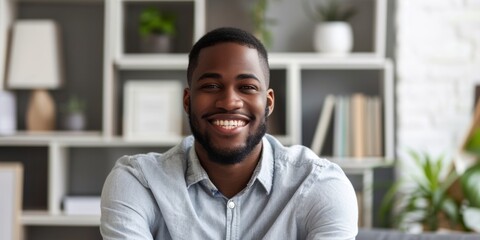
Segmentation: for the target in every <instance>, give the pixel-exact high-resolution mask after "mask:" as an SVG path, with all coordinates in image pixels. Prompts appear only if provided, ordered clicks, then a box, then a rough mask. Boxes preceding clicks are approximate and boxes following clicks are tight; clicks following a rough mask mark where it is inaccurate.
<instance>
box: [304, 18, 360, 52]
mask: <svg viewBox="0 0 480 240" xmlns="http://www.w3.org/2000/svg"><path fill="white" fill-rule="evenodd" d="M313 46H314V48H315V50H316V51H317V52H322V53H327V54H333V55H346V54H348V53H350V52H351V51H352V48H353V31H352V27H351V26H350V24H349V23H348V22H324V23H319V24H317V26H316V27H315V32H314V38H313Z"/></svg>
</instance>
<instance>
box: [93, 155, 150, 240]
mask: <svg viewBox="0 0 480 240" xmlns="http://www.w3.org/2000/svg"><path fill="white" fill-rule="evenodd" d="M128 161H129V159H128V157H123V158H122V159H120V160H119V162H118V163H117V165H116V166H115V168H114V169H113V170H112V172H111V173H110V174H109V175H108V177H107V180H106V181H105V184H104V186H103V190H102V203H101V210H102V216H101V221H100V232H101V234H102V237H103V239H105V240H109V239H153V237H152V233H151V229H150V226H151V224H152V222H153V221H154V218H155V217H158V216H155V215H158V214H156V213H158V212H159V210H158V207H157V206H156V205H155V204H154V201H153V197H152V194H151V192H150V190H149V189H148V188H146V187H145V185H144V184H145V183H142V182H141V178H140V179H139V174H138V169H135V168H132V167H131V166H128ZM124 163H126V164H124Z"/></svg>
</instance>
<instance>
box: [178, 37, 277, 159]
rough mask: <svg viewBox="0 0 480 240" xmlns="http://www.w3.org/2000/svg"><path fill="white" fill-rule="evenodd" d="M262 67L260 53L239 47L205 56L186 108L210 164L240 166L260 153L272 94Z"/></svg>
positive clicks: (186, 93)
mask: <svg viewBox="0 0 480 240" xmlns="http://www.w3.org/2000/svg"><path fill="white" fill-rule="evenodd" d="M260 64H261V63H260V59H259V56H258V53H257V50H256V49H253V48H249V47H247V46H242V45H240V44H237V43H221V44H217V45H214V46H211V47H207V48H204V49H202V50H201V52H200V54H199V57H198V64H197V67H196V68H195V69H194V71H193V73H192V79H191V84H190V88H187V89H185V91H184V101H183V103H184V109H185V111H186V112H187V113H188V114H189V119H190V128H191V130H192V133H193V135H194V136H195V139H196V144H197V143H198V144H197V145H196V147H200V148H203V150H204V151H205V152H207V153H208V156H209V158H210V160H212V161H215V162H218V163H221V164H233V163H237V162H240V161H241V160H243V159H244V158H245V157H246V156H248V154H249V153H250V152H251V151H252V150H253V149H254V148H256V147H261V145H260V141H261V138H262V137H263V136H264V135H265V131H266V118H267V116H268V114H270V113H271V112H272V110H273V105H274V94H273V90H272V89H267V86H266V79H265V75H264V73H263V71H262V67H261V65H260Z"/></svg>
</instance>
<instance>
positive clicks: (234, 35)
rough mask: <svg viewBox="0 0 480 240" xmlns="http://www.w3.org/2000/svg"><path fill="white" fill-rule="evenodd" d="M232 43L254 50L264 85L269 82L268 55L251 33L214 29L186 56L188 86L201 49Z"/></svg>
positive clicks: (224, 28) (234, 29)
mask: <svg viewBox="0 0 480 240" xmlns="http://www.w3.org/2000/svg"><path fill="white" fill-rule="evenodd" d="M226 42H234V43H238V44H240V45H243V46H247V47H249V48H253V49H256V50H257V52H258V55H259V58H260V63H261V64H262V69H263V72H264V75H265V84H266V85H267V87H268V85H269V82H270V66H269V64H268V54H267V50H266V49H265V46H264V45H263V44H262V42H261V41H260V40H258V39H257V38H256V37H255V36H253V35H252V34H251V33H249V32H247V31H244V30H241V29H238V28H232V27H222V28H217V29H214V30H212V31H210V32H208V33H207V34H205V35H204V36H203V37H201V38H200V39H199V40H198V41H197V42H196V43H195V44H194V45H193V47H192V49H191V50H190V54H189V55H188V69H187V81H188V85H189V86H190V84H191V83H192V73H193V70H194V69H195V67H197V64H198V55H199V54H200V51H201V50H202V49H203V48H206V47H211V46H213V45H216V44H219V43H226Z"/></svg>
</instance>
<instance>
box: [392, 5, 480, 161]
mask: <svg viewBox="0 0 480 240" xmlns="http://www.w3.org/2000/svg"><path fill="white" fill-rule="evenodd" d="M396 26H397V49H396V58H397V67H396V69H397V89H396V90H397V126H398V129H397V134H398V138H397V140H398V142H397V144H398V155H399V156H400V157H402V156H404V155H405V154H404V153H405V150H406V149H407V148H409V149H415V150H419V151H427V152H429V153H431V154H433V155H437V156H438V155H439V154H447V155H453V154H455V152H456V150H457V149H458V146H459V145H460V144H461V141H462V140H463V137H464V134H465V132H466V131H467V128H468V126H469V124H470V118H471V116H472V109H473V98H474V89H475V85H476V84H480V0H397V19H396Z"/></svg>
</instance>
